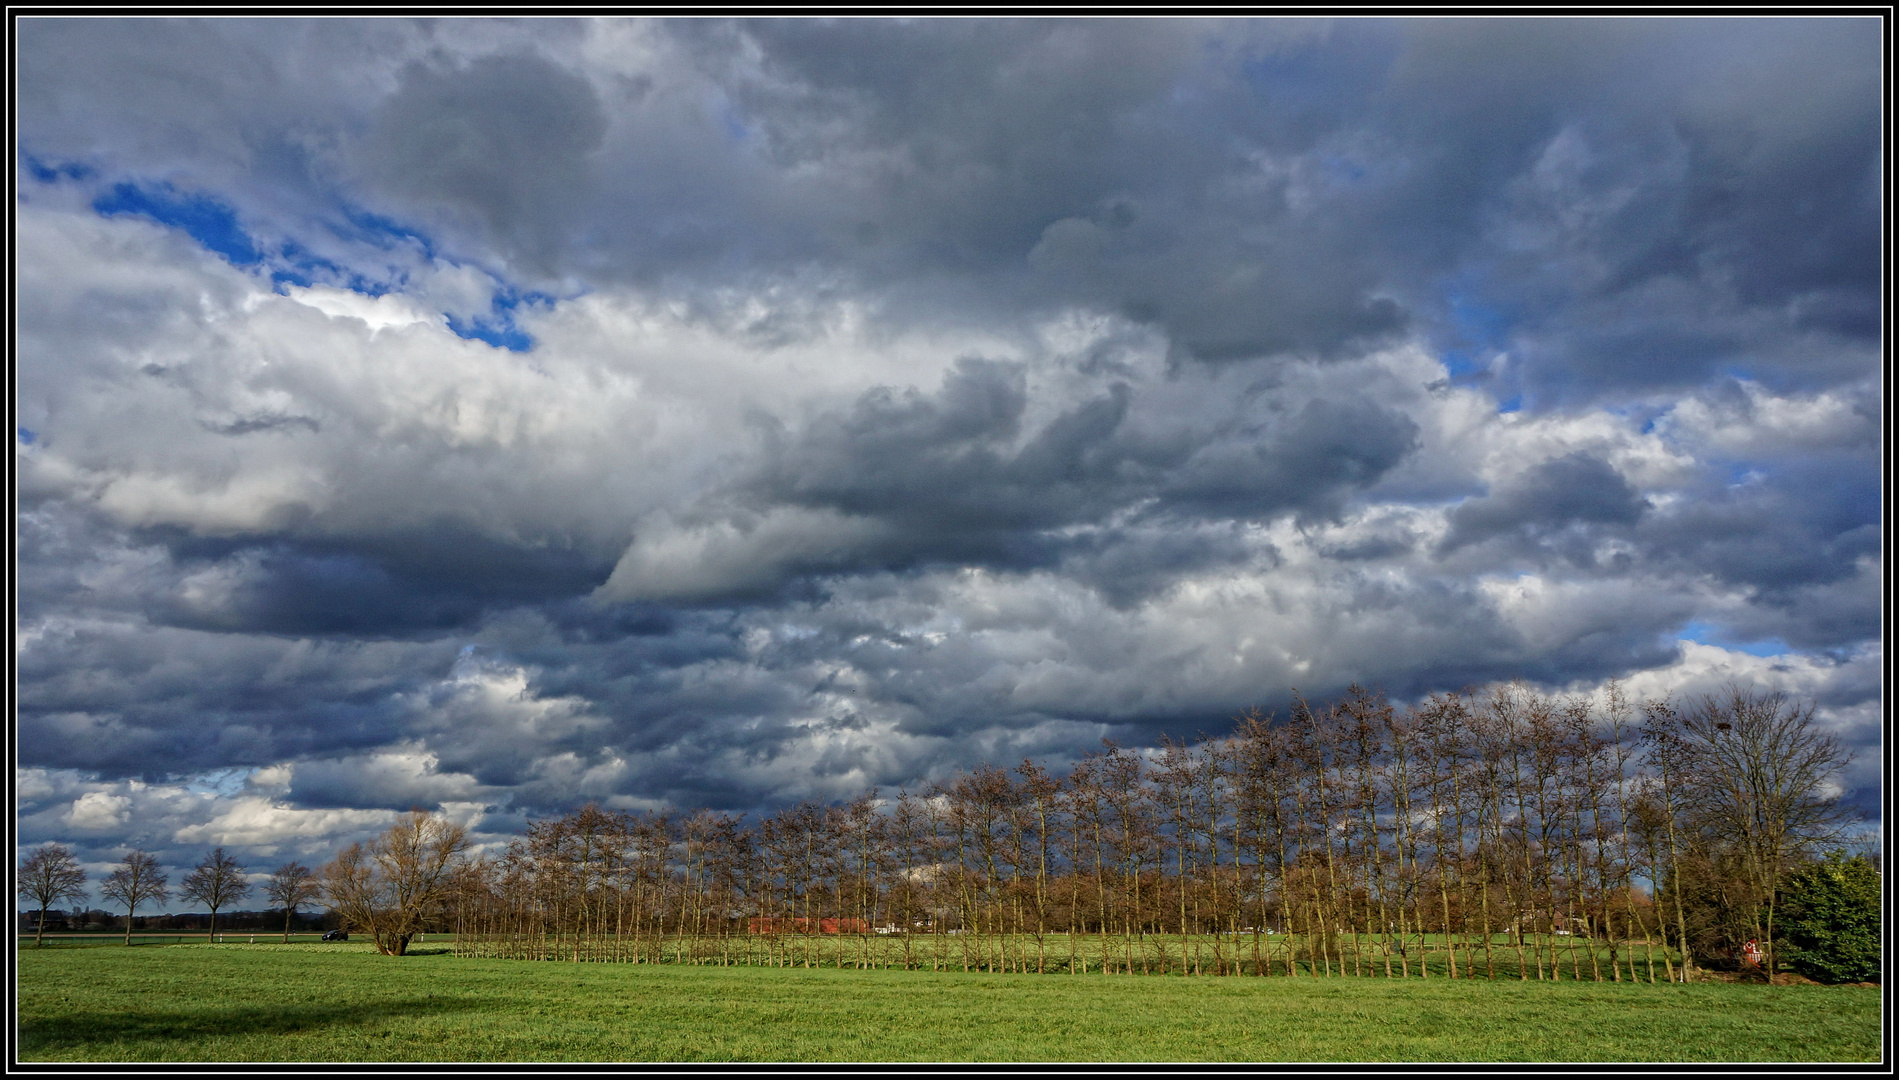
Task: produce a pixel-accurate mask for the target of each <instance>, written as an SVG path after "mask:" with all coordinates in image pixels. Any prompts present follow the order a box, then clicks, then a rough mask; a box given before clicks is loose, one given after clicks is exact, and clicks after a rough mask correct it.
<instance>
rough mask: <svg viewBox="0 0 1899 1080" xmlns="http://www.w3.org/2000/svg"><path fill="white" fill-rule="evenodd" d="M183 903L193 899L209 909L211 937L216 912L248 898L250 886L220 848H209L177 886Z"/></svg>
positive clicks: (213, 930) (242, 871)
mask: <svg viewBox="0 0 1899 1080" xmlns="http://www.w3.org/2000/svg"><path fill="white" fill-rule="evenodd" d="M178 891H179V893H181V894H182V895H183V896H184V897H185V899H187V900H196V901H198V902H199V903H202V904H204V905H205V906H207V907H209V908H210V909H211V936H212V937H213V938H215V937H216V936H217V932H218V909H219V908H221V907H224V906H225V905H226V904H229V903H231V902H232V901H234V900H238V899H241V898H243V897H245V896H248V895H250V891H251V883H250V882H249V881H246V880H245V879H244V867H243V866H242V865H240V864H239V863H238V861H237V860H236V859H234V858H232V857H231V856H229V855H227V854H225V853H224V849H223V848H222V847H217V848H213V849H212V851H211V854H209V855H206V856H205V857H204V861H203V862H201V863H199V864H198V865H197V867H195V868H194V869H193V870H192V871H191V873H190V874H189V875H188V876H187V877H186V878H185V880H184V883H183V884H182V885H180V886H179V889H178Z"/></svg>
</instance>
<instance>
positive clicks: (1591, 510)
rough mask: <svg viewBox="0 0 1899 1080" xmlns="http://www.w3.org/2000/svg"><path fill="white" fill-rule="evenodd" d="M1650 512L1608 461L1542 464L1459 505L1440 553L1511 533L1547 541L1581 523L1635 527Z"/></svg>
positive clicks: (1579, 457) (1569, 459) (1586, 458)
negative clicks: (1645, 512) (1483, 494)
mask: <svg viewBox="0 0 1899 1080" xmlns="http://www.w3.org/2000/svg"><path fill="white" fill-rule="evenodd" d="M1648 508H1649V507H1648V504H1647V503H1646V502H1645V501H1644V500H1643V499H1642V497H1641V496H1640V495H1639V494H1637V493H1636V491H1635V489H1634V488H1632V487H1630V486H1629V482H1628V481H1627V480H1625V479H1623V478H1622V475H1621V474H1620V473H1618V472H1616V471H1615V468H1614V467H1613V466H1611V465H1610V464H1609V463H1608V462H1606V461H1603V460H1602V459H1601V458H1599V457H1595V456H1593V455H1590V454H1585V453H1576V454H1568V455H1566V456H1564V457H1560V458H1555V459H1552V460H1550V461H1545V462H1543V463H1542V464H1540V465H1537V466H1536V467H1535V468H1532V469H1530V470H1529V471H1528V472H1527V473H1525V474H1524V475H1523V476H1521V477H1519V478H1517V479H1516V480H1515V481H1513V482H1511V483H1510V484H1508V485H1507V486H1505V487H1504V488H1503V489H1502V490H1499V491H1497V492H1495V493H1493V494H1491V495H1489V496H1486V497H1484V498H1481V499H1471V500H1468V501H1466V502H1464V503H1462V504H1461V505H1459V506H1458V507H1457V509H1455V510H1453V511H1452V512H1451V515H1450V525H1451V531H1450V534H1449V535H1448V536H1446V537H1445V538H1444V542H1443V544H1442V545H1441V546H1440V549H1439V550H1440V551H1443V552H1449V551H1454V550H1456V549H1457V548H1460V547H1463V546H1464V545H1466V544H1475V543H1480V542H1482V541H1484V540H1488V539H1491V538H1492V537H1496V536H1502V535H1508V534H1519V533H1520V534H1524V535H1527V536H1529V537H1533V538H1542V537H1547V536H1549V535H1551V534H1553V533H1557V532H1560V531H1561V530H1564V529H1566V528H1569V527H1571V526H1576V525H1591V524H1595V525H1633V524H1635V523H1636V522H1637V521H1640V520H1641V518H1642V514H1643V512H1644V511H1646V510H1647V509H1648Z"/></svg>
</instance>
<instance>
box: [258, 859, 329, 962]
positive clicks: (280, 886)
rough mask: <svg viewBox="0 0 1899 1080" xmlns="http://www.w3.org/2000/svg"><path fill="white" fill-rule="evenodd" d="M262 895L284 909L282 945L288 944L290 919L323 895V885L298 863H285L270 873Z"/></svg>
mask: <svg viewBox="0 0 1899 1080" xmlns="http://www.w3.org/2000/svg"><path fill="white" fill-rule="evenodd" d="M264 895H265V896H266V897H268V898H269V900H270V902H271V903H273V904H276V905H277V906H278V907H281V908H283V909H284V943H285V944H289V942H290V918H291V916H293V915H295V914H296V913H297V909H298V908H300V907H302V906H303V905H305V904H308V903H310V902H312V901H314V900H316V899H318V898H319V897H321V896H322V895H323V885H322V883H321V882H319V881H318V880H317V878H316V873H315V871H313V870H311V869H310V868H309V867H307V866H305V865H303V864H302V863H300V862H287V863H285V864H283V865H282V866H279V867H278V868H277V869H275V870H272V871H271V872H270V880H269V881H267V882H265V883H264Z"/></svg>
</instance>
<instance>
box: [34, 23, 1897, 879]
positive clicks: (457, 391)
mask: <svg viewBox="0 0 1899 1080" xmlns="http://www.w3.org/2000/svg"><path fill="white" fill-rule="evenodd" d="M1880 33H1881V26H1880V23H1879V22H1878V21H1877V20H1876V19H1873V18H1864V19H1860V18H1818V19H1720V20H1694V19H1683V20H1672V19H1641V20H1626V21H1625V20H1609V19H1601V20H1563V19H1535V20H1506V19H1497V20H1486V19H1459V20H1418V21H1398V22H1390V21H1382V20H1370V19H1346V20H1340V21H1337V22H1317V21H1302V20H1265V21H1259V22H1226V21H1209V20H1187V21H1173V22H1170V21H1143V20H1102V21H1055V22H1039V21H1028V20H999V21H983V20H968V19H958V20H944V21H931V20H923V21H886V20H874V19H863V20H843V21H836V22H831V21H823V22H820V21H805V20H790V19H786V20H767V21H761V22H749V23H748V22H724V21H712V20H682V21H674V22H666V21H661V22H643V21H617V20H608V21H583V20H567V19H562V20H547V21H531V20H530V21H491V20H473V19H468V20H434V21H425V22H415V23H409V22H399V21H393V20H382V19H377V20H350V19H328V20H310V21H306V20H296V19H271V20H257V21H252V20H241V19H231V20H211V21H202V22H198V21H170V20H156V19H51V18H30V19H23V20H21V22H20V23H19V36H18V66H17V75H16V77H17V80H18V84H17V90H18V96H17V104H18V116H19V143H18V149H17V161H16V184H17V198H16V202H15V206H14V215H15V218H14V222H15V226H16V248H15V251H16V259H17V263H16V269H17V278H16V286H17V315H18V324H17V330H16V333H17V337H16V356H17V359H18V364H17V370H16V387H17V409H16V438H15V450H14V453H15V458H14V464H15V469H16V477H17V488H18V516H17V519H16V536H17V545H18V546H17V565H18V573H19V578H18V580H19V594H18V595H19V601H18V602H19V609H18V614H17V626H18V631H17V639H18V640H17V657H18V671H19V675H18V697H19V711H18V721H17V748H18V760H17V763H16V764H17V773H16V780H17V783H18V791H19V800H20V801H19V814H20V818H19V833H20V837H21V840H22V841H23V842H25V843H29V844H31V843H37V842H40V841H46V840H59V841H63V842H66V843H69V844H72V845H75V846H76V847H78V848H79V849H80V850H81V852H82V854H83V856H84V858H85V860H86V861H87V862H88V863H89V864H91V865H92V866H94V867H95V868H101V867H103V866H104V865H105V864H107V863H109V862H111V861H112V860H114V859H116V858H117V857H118V856H119V854H120V853H122V852H123V850H124V849H125V848H126V847H128V846H131V845H143V846H146V847H148V848H149V849H151V850H153V851H155V852H157V853H158V854H159V855H160V857H161V859H163V860H166V861H167V862H168V863H169V864H170V865H174V866H179V865H188V864H189V863H190V862H193V861H195V860H196V858H197V857H198V855H199V854H201V852H202V850H204V849H206V848H208V847H209V846H210V845H213V844H224V845H226V846H228V847H230V848H232V849H233V850H235V851H237V852H238V853H240V855H242V857H244V858H245V859H247V860H249V861H250V864H251V866H252V869H254V870H255V869H262V868H264V867H265V866H266V864H267V862H268V861H269V860H279V859H281V858H287V857H300V858H303V859H305V860H306V861H312V862H314V861H318V860H321V859H323V858H326V857H327V856H328V855H329V853H330V852H331V851H333V850H334V849H335V847H336V846H337V845H338V844H339V843H342V842H346V841H348V840H350V839H353V838H355V837H358V836H361V835H364V834H366V833H367V832H370V831H373V830H375V829H378V828H380V827H382V826H383V825H385V824H386V823H387V822H388V821H389V820H390V819H391V818H392V816H393V815H394V814H395V813H396V812H398V811H401V810H404V809H407V808H409V807H411V806H417V805H420V806H426V807H431V808H437V807H439V808H443V809H444V810H446V811H447V812H450V813H452V814H454V815H456V816H458V817H459V818H460V819H462V820H465V821H468V822H470V823H472V824H473V825H474V827H475V830H476V833H477V835H478V837H480V838H483V839H485V840H488V841H492V839H493V838H495V837H497V836H500V835H503V834H505V833H507V832H509V831H510V830H512V829H515V828H517V827H519V826H520V824H521V823H522V822H523V821H525V820H527V819H528V818H531V817H533V816H536V815H540V814H545V813H550V812H557V811H560V810H564V809H567V808H571V807H573V806H575V805H577V804H579V803H582V802H585V801H587V800H597V801H599V802H601V803H602V804H605V805H610V806H617V807H655V808H656V807H667V806H672V807H693V806H714V807H720V808H728V809H762V808H769V807H774V806H778V805H783V804H785V803H787V802H790V801H795V800H798V799H804V798H815V799H832V798H837V797H840V796H845V795H849V794H853V793H855V792H857V791H859V790H862V789H864V788H866V787H870V786H873V785H876V786H881V787H882V788H884V789H886V790H890V789H894V788H897V787H902V786H910V787H913V788H914V787H916V786H917V785H921V784H925V783H927V782H929V781H930V780H931V779H933V778H940V777H944V776H947V775H949V774H952V773H954V772H956V771H958V770H961V769H965V768H968V767H970V766H972V765H974V764H976V763H977V762H980V761H984V760H987V761H991V762H999V763H1005V764H1006V763H1013V762H1015V761H1019V760H1020V759H1022V758H1023V757H1034V758H1037V759H1041V760H1044V761H1046V762H1048V763H1049V764H1051V765H1052V766H1054V767H1057V768H1059V767H1061V766H1062V765H1063V764H1064V763H1065V762H1067V761H1069V760H1072V759H1073V758H1074V757H1075V756H1077V755H1079V754H1081V753H1084V752H1086V751H1087V750H1089V749H1091V748H1093V747H1095V746H1098V745H1099V740H1100V739H1101V738H1103V737H1112V738H1115V739H1118V740H1121V741H1123V742H1124V743H1134V744H1146V743H1148V742H1150V741H1151V740H1153V739H1156V738H1158V737H1159V736H1161V735H1163V734H1172V735H1181V736H1190V735H1192V734H1193V733H1195V732H1196V731H1202V730H1206V731H1215V730H1220V729H1222V728H1223V727H1224V726H1225V725H1226V724H1227V722H1228V720H1229V718H1230V717H1231V716H1232V715H1233V714H1234V713H1235V712H1236V711H1238V710H1240V709H1243V708H1245V707H1247V706H1250V705H1254V704H1258V705H1261V706H1263V707H1265V708H1268V709H1283V708H1284V706H1285V702H1286V701H1287V699H1288V697H1289V696H1290V695H1291V694H1292V693H1293V692H1294V691H1295V689H1296V690H1297V691H1299V692H1302V693H1303V694H1305V695H1306V696H1307V697H1308V698H1311V699H1313V700H1319V701H1323V700H1325V699H1327V698H1328V697H1330V696H1331V695H1334V694H1337V693H1338V692H1340V691H1341V690H1342V689H1343V688H1345V687H1346V686H1348V685H1350V684H1352V683H1354V682H1358V683H1362V684H1369V685H1373V686H1377V687H1381V688H1383V689H1384V690H1386V691H1387V692H1388V693H1390V694H1391V695H1392V696H1394V697H1395V698H1398V699H1401V700H1409V699H1414V698H1416V697H1418V696H1420V695H1423V694H1427V693H1430V692H1432V691H1438V690H1455V689H1458V688H1461V687H1464V686H1467V685H1473V684H1481V683H1485V682H1488V681H1492V680H1505V679H1523V680H1526V681H1529V682H1531V683H1534V684H1536V685H1538V686H1541V687H1543V688H1545V689H1547V690H1550V691H1552V692H1574V693H1586V692H1591V691H1593V690H1595V689H1596V688H1599V687H1600V686H1601V685H1602V684H1604V683H1605V682H1606V681H1607V680H1610V679H1622V680H1624V682H1625V685H1626V686H1627V687H1629V688H1630V689H1631V692H1633V693H1636V694H1637V695H1639V696H1646V697H1655V698H1660V697H1663V696H1667V695H1671V694H1672V695H1676V696H1681V695H1685V694H1689V693H1693V692H1696V691H1698V690H1704V689H1712V688H1714V687H1716V686H1719V685H1721V684H1722V683H1723V682H1725V681H1727V680H1738V681H1740V682H1742V683H1747V682H1752V683H1754V684H1756V685H1759V686H1762V687H1776V688H1782V689H1786V690H1788V691H1790V692H1793V693H1795V694H1798V695H1801V696H1804V697H1808V698H1811V699H1813V700H1814V701H1816V702H1817V704H1818V706H1819V714H1818V715H1819V716H1820V717H1821V718H1822V719H1823V721H1824V722H1825V723H1827V724H1828V725H1830V726H1831V727H1832V729H1833V730H1835V731H1837V733H1838V734H1839V735H1840V736H1841V738H1842V739H1843V740H1845V741H1846V742H1847V743H1848V744H1849V745H1851V746H1852V747H1854V748H1855V749H1856V751H1857V752H1858V753H1859V758H1858V762H1857V764H1856V765H1855V766H1854V767H1853V769H1852V770H1851V772H1850V774H1849V775H1848V776H1847V777H1845V778H1844V780H1843V783H1844V786H1845V787H1846V788H1847V790H1848V792H1849V798H1850V799H1851V800H1852V802H1853V804H1854V805H1856V806H1857V807H1859V808H1860V809H1861V810H1862V811H1863V812H1865V813H1868V814H1876V813H1877V805H1878V802H1879V799H1880V791H1879V787H1878V768H1877V763H1876V762H1877V753H1878V747H1879V744H1880V739H1881V731H1882V726H1883V722H1884V713H1883V706H1882V704H1881V698H1880V681H1879V680H1880V674H1879V673H1880V670H1881V668H1882V666H1883V661H1884V652H1883V640H1882V638H1881V618H1880V617H1881V593H1882V589H1883V574H1884V561H1883V550H1882V548H1881V541H1880V536H1881V533H1880V521H1881V513H1882V505H1881V502H1880V499H1881V487H1880V479H1881V474H1880V462H1881V452H1882V449H1883V445H1882V432H1883V421H1884V399H1883V383H1882V381H1881V372H1880V367H1879V362H1880V355H1881V348H1882V344H1883V342H1882V337H1881V333H1882V322H1881V320H1882V314H1883V312H1882V304H1883V296H1882V292H1881V279H1880V256H1881V240H1882V235H1881V228H1882V222H1881V182H1882V181H1881V178H1882V168H1883V165H1884V159H1883V145H1882V141H1881V132H1882V111H1881V110H1882V81H1881V61H1882V57H1881V38H1880ZM269 864H270V865H274V863H269Z"/></svg>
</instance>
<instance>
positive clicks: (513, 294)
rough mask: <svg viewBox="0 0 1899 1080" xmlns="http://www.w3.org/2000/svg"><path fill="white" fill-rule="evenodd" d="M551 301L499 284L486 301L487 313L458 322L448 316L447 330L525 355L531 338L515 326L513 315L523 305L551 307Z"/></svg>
mask: <svg viewBox="0 0 1899 1080" xmlns="http://www.w3.org/2000/svg"><path fill="white" fill-rule="evenodd" d="M554 302H555V298H554V297H552V296H549V295H548V294H547V293H544V292H535V291H533V290H528V291H525V292H524V291H522V290H520V289H517V288H516V287H514V286H513V285H510V284H508V283H506V282H502V283H501V284H500V285H499V286H498V287H497V288H496V289H495V292H494V298H493V299H492V300H491V301H489V304H488V314H486V315H476V316H473V317H471V318H467V319H462V318H459V317H457V316H454V315H450V316H449V317H448V328H449V329H450V330H451V331H453V332H454V333H455V334H456V335H457V336H459V337H464V338H469V339H471V340H475V341H485V342H487V343H488V344H490V345H493V346H495V347H496V348H499V349H507V350H508V351H509V352H527V351H528V350H529V349H532V348H533V347H534V338H533V337H532V336H530V335H529V334H528V332H527V331H525V330H523V329H521V328H520V327H519V326H516V325H515V322H514V313H515V312H516V311H518V310H520V308H521V306H522V305H523V304H526V305H527V306H528V307H530V308H533V307H551V306H553V304H554Z"/></svg>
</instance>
